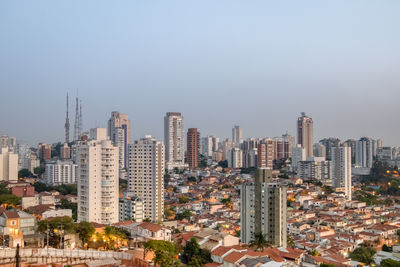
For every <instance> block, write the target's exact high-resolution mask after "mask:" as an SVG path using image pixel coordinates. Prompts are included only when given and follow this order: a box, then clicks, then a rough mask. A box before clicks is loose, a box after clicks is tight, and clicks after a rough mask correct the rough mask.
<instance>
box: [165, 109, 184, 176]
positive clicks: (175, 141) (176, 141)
mask: <svg viewBox="0 0 400 267" xmlns="http://www.w3.org/2000/svg"><path fill="white" fill-rule="evenodd" d="M164 142H165V161H166V165H167V168H168V169H169V170H171V169H174V168H179V169H181V168H184V167H186V165H185V128H184V121H183V116H182V114H181V113H180V112H167V114H166V115H165V117H164Z"/></svg>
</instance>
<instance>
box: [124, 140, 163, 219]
mask: <svg viewBox="0 0 400 267" xmlns="http://www.w3.org/2000/svg"><path fill="white" fill-rule="evenodd" d="M128 149H129V164H128V175H129V192H130V193H131V194H133V195H134V196H136V197H138V198H139V199H140V200H141V201H143V216H144V218H145V219H146V218H148V219H150V220H151V221H153V222H159V221H162V220H163V216H164V171H165V154H164V144H163V143H162V142H159V141H157V140H156V139H154V138H153V137H151V136H149V135H147V136H145V137H144V138H142V139H140V140H137V141H134V142H133V144H131V145H129V146H128Z"/></svg>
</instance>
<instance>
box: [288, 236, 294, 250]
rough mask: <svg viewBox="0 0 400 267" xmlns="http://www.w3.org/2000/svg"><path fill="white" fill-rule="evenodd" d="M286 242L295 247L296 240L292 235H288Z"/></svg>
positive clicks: (290, 246)
mask: <svg viewBox="0 0 400 267" xmlns="http://www.w3.org/2000/svg"><path fill="white" fill-rule="evenodd" d="M286 243H287V246H288V247H289V248H294V240H293V238H292V237H291V236H289V235H288V236H287V241H286Z"/></svg>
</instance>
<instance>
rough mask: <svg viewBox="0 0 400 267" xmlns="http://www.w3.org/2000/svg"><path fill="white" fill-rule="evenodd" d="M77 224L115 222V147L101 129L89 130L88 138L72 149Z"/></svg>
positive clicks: (116, 171) (116, 167) (116, 208)
mask: <svg viewBox="0 0 400 267" xmlns="http://www.w3.org/2000/svg"><path fill="white" fill-rule="evenodd" d="M76 164H77V165H78V171H77V174H78V175H77V182H78V221H87V222H97V223H101V224H111V223H116V222H118V194H119V180H118V170H119V164H118V147H115V146H114V145H113V144H112V143H111V140H109V139H107V133H106V129H105V128H95V129H91V130H90V139H89V140H82V141H79V142H78V143H77V146H76Z"/></svg>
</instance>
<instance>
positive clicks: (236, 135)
mask: <svg viewBox="0 0 400 267" xmlns="http://www.w3.org/2000/svg"><path fill="white" fill-rule="evenodd" d="M242 141H243V134H242V128H241V127H240V126H239V125H235V126H233V128H232V142H233V143H234V144H235V145H236V146H239V144H240V143H242Z"/></svg>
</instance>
